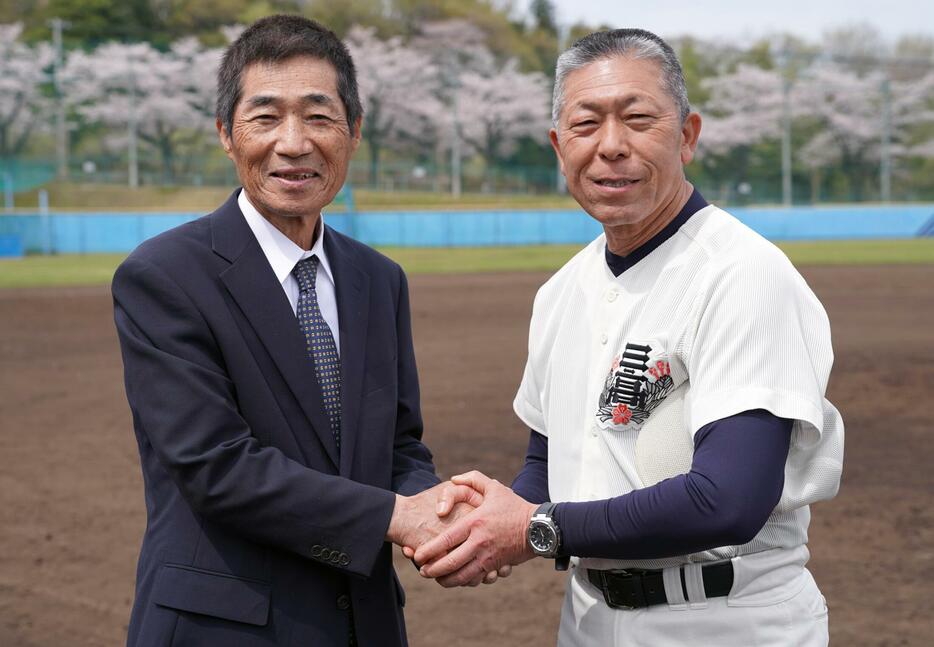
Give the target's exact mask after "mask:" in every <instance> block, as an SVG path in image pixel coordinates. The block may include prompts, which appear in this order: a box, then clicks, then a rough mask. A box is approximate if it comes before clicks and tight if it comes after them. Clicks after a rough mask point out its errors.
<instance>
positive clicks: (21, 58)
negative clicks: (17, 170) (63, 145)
mask: <svg viewBox="0 0 934 647" xmlns="http://www.w3.org/2000/svg"><path fill="white" fill-rule="evenodd" d="M22 31H23V26H22V25H21V24H20V23H13V24H7V25H0V159H3V158H7V159H9V158H12V157H14V156H16V155H18V154H19V153H20V152H21V151H22V150H23V149H24V148H25V147H26V144H27V143H28V142H29V139H30V136H31V135H32V134H33V133H34V132H35V131H36V130H37V129H40V128H41V127H42V126H43V125H44V123H45V122H46V119H47V118H48V115H49V109H50V108H51V102H50V100H49V99H48V98H47V97H46V96H44V95H43V93H42V86H43V85H44V84H46V83H47V82H48V80H49V77H48V75H47V74H46V68H48V67H49V66H50V65H51V64H52V59H53V52H52V48H51V47H50V46H49V45H48V44H47V43H40V44H39V45H37V46H35V47H29V46H27V45H25V44H23V43H21V42H19V36H20V34H21V33H22Z"/></svg>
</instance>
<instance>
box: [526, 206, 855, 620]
mask: <svg viewBox="0 0 934 647" xmlns="http://www.w3.org/2000/svg"><path fill="white" fill-rule="evenodd" d="M605 246H606V238H605V236H602V235H601V236H600V237H599V238H597V239H596V240H594V241H593V242H592V243H591V244H590V245H588V246H587V247H586V248H585V249H583V250H582V251H581V252H580V253H578V254H577V255H576V256H575V257H574V258H573V259H571V260H570V261H569V262H568V263H567V264H566V265H565V266H564V267H563V268H561V269H560V270H559V271H558V272H557V273H556V274H555V275H554V276H553V277H552V278H551V279H550V280H549V281H548V282H547V283H546V284H545V285H544V286H542V288H541V289H540V290H539V292H538V294H537V295H536V298H535V304H534V307H533V312H532V321H531V326H530V331H529V356H528V362H527V365H526V368H525V373H524V375H523V378H522V383H521V385H520V387H519V391H518V394H517V395H516V398H515V401H514V403H513V407H514V409H515V411H516V414H517V415H518V416H519V417H520V418H521V419H522V420H523V421H524V422H525V423H526V424H527V425H528V426H529V427H531V428H532V429H534V430H535V431H538V432H539V433H542V434H544V435H546V436H547V437H548V482H549V489H550V495H551V500H552V501H557V502H560V501H592V500H599V499H606V498H611V497H614V496H618V495H622V494H626V493H628V492H630V491H632V490H635V489H639V488H643V487H646V486H649V485H652V484H654V483H656V482H658V481H659V480H662V479H663V478H668V477H671V476H674V475H676V474H681V473H686V472H687V471H689V469H690V465H691V460H692V456H693V436H694V434H695V433H696V432H697V431H698V430H699V429H700V428H701V427H703V426H704V425H706V424H708V423H710V422H713V421H715V420H719V419H722V418H726V417H728V416H732V415H735V414H737V413H741V412H743V411H748V410H752V409H766V410H768V411H770V412H771V413H773V414H774V415H776V416H779V417H782V418H789V419H793V420H794V421H795V422H794V425H793V430H792V437H791V446H790V450H789V456H788V460H787V462H786V466H785V484H784V490H783V493H782V496H781V499H780V502H779V504H778V506H777V507H776V508H775V510H774V511H773V512H772V514H771V516H770V517H769V519H768V521H767V522H766V524H765V526H764V527H763V528H762V530H761V531H760V532H759V533H758V534H757V535H756V537H755V538H753V540H752V541H750V542H749V543H747V544H745V545H742V546H725V547H721V548H716V549H714V550H711V551H707V552H703V553H697V554H693V555H682V556H678V557H672V558H666V559H653V560H631V561H621V560H600V559H581V560H579V565H580V566H582V567H585V568H600V569H606V568H626V567H637V568H664V569H666V570H671V569H672V568H673V567H677V566H679V565H682V564H689V563H696V562H707V561H719V560H724V559H730V558H736V559H734V571H735V578H734V582H735V583H734V587H733V592H734V593H733V594H731V597H734V594H737V596H736V597H741V596H740V595H739V594H741V593H745V594H746V595H747V599H746V601H747V602H750V603H756V602H760V603H768V602H769V601H770V600H772V601H777V600H781V599H783V598H784V599H787V598H788V597H789V596H790V595H791V594H793V593H794V592H795V591H796V590H801V589H802V588H803V587H804V584H805V580H804V578H805V575H804V574H806V570H804V568H803V566H804V563H805V562H806V561H807V558H808V553H807V548H806V547H805V543H806V541H807V528H808V522H809V519H810V513H809V507H808V504H810V503H812V502H814V501H818V500H822V499H828V498H830V497H832V496H833V495H834V494H835V493H836V492H837V488H838V486H839V481H840V474H841V470H842V460H843V424H842V420H841V418H840V415H839V413H838V412H837V410H836V409H835V408H834V407H833V406H832V405H831V404H830V403H829V402H828V401H827V400H826V399H825V398H824V393H825V390H826V386H827V380H828V377H829V374H830V368H831V364H832V362H833V351H832V349H831V344H830V327H829V322H828V320H827V315H826V313H825V312H824V309H823V307H822V306H821V304H820V302H819V301H818V300H817V298H816V297H815V296H814V294H813V292H812V291H811V290H810V288H809V287H808V286H807V284H806V283H805V281H804V279H803V278H802V277H801V276H800V275H799V274H798V272H797V271H796V270H795V269H794V267H793V266H792V265H791V263H790V262H789V261H788V259H787V258H786V257H785V256H784V254H782V252H781V251H780V250H779V249H778V248H776V247H775V246H774V245H772V244H771V243H769V242H768V241H767V240H765V239H764V238H762V237H761V236H759V235H758V234H756V233H755V232H753V231H752V230H751V229H749V228H748V227H746V226H745V225H743V224H742V223H740V222H739V221H738V220H736V219H735V218H733V217H732V216H730V215H729V214H728V213H726V212H725V211H723V210H721V209H719V208H717V207H716V206H713V205H710V206H707V207H705V208H703V209H701V210H700V211H698V212H697V213H695V214H694V215H693V216H692V217H691V218H690V219H689V220H688V221H687V222H686V223H685V224H684V225H683V226H682V227H681V228H680V230H679V231H678V232H677V233H675V234H674V235H673V236H672V237H671V238H669V239H668V240H666V241H665V242H663V243H662V244H661V245H660V246H659V247H658V248H656V249H655V250H653V251H652V252H650V253H649V254H648V255H647V256H646V257H645V258H644V259H642V260H641V261H639V262H638V263H636V264H635V265H633V266H632V267H631V268H629V269H627V270H626V271H625V272H623V273H622V274H621V275H620V276H619V277H615V276H614V275H613V274H612V272H610V270H609V268H608V267H607V264H606V259H605V255H604V249H605ZM736 460H742V457H741V456H737V457H736ZM673 573H674V574H673V575H671V577H672V578H676V577H678V576H677V572H676V570H674V571H673ZM763 576H764V577H763ZM668 577H669V575H668V573H666V579H667V578H668ZM807 577H810V576H809V575H807ZM688 579H689V582H688V589H689V590H690V589H691V583H690V576H689V578H688ZM672 581H673V582H674V579H673V580H672ZM678 584H679V585H678V586H677V587H675V586H674V585H672V587H671V589H670V590H669V587H668V586H667V585H666V591H668V592H669V600H671V599H672V596H675V597H678V596H680V595H681V593H680V582H678ZM695 588H696V587H695ZM675 589H677V590H675ZM744 589H745V591H744ZM702 590H703V589H702V586H701V595H702ZM815 590H816V589H815ZM818 595H819V594H818ZM691 601H692V602H693V601H694V600H691ZM739 603H740V604H741V603H742V600H740V602H739ZM566 609H567V604H566Z"/></svg>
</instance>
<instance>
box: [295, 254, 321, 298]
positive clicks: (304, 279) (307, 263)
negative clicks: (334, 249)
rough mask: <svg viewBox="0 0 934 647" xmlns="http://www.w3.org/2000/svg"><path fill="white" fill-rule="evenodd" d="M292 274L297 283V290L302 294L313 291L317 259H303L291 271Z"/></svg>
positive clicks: (315, 257) (316, 272)
mask: <svg viewBox="0 0 934 647" xmlns="http://www.w3.org/2000/svg"><path fill="white" fill-rule="evenodd" d="M292 274H293V275H294V276H295V279H296V280H297V281H298V289H299V290H300V291H302V292H307V291H308V290H314V288H315V277H317V275H318V257H317V256H310V257H308V258H303V259H302V260H300V261H299V262H298V263H296V264H295V267H294V268H293V269H292Z"/></svg>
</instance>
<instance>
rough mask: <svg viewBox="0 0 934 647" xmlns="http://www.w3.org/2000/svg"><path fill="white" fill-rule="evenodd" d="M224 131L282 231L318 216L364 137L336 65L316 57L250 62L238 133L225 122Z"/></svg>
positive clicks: (243, 173)
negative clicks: (289, 223) (353, 123)
mask: <svg viewBox="0 0 934 647" xmlns="http://www.w3.org/2000/svg"><path fill="white" fill-rule="evenodd" d="M217 129H218V134H219V135H220V138H221V143H222V144H223V146H224V150H225V151H226V152H227V156H228V157H229V158H230V159H231V160H233V162H234V164H235V165H236V167H237V174H238V175H239V177H240V182H241V183H242V184H243V189H244V191H246V194H247V197H248V198H249V199H250V202H251V203H252V204H253V206H255V207H256V209H257V210H258V211H259V212H260V213H261V214H262V215H263V216H265V217H266V218H267V219H268V220H270V221H271V222H272V223H273V224H274V225H276V226H278V227H279V228H280V229H283V226H282V225H281V221H283V220H288V219H293V218H297V217H308V216H310V217H312V218H313V222H312V225H313V224H314V223H316V222H317V218H318V215H319V214H320V213H321V209H322V208H323V207H324V206H325V205H327V204H329V203H330V202H331V201H332V200H333V199H334V196H335V195H337V192H338V191H339V190H340V188H341V185H342V184H343V183H344V179H345V178H346V176H347V166H348V164H349V162H350V157H351V155H352V154H353V152H354V151H355V150H356V149H357V146H358V145H359V143H360V128H359V124H357V127H356V128H354V129H353V133H354V134H353V135H351V130H352V129H351V127H350V124H348V123H347V113H346V111H345V110H344V105H343V103H342V102H341V100H340V97H339V96H338V93H337V71H336V70H335V69H334V66H333V65H331V64H330V63H328V62H327V61H323V60H321V59H317V58H312V57H310V56H297V57H295V58H290V59H287V60H285V61H280V62H277V63H253V64H251V65H249V66H247V67H246V68H245V69H244V70H243V74H242V76H241V92H240V100H239V101H238V103H237V106H236V108H235V110H234V117H233V128H232V132H231V133H230V134H229V135H228V133H227V132H226V130H225V129H224V128H223V126H222V124H221V122H220V121H218V123H217Z"/></svg>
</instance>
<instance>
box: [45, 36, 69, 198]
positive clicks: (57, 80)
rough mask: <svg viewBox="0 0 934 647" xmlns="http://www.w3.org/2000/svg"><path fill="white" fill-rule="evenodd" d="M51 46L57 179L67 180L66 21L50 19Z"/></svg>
mask: <svg viewBox="0 0 934 647" xmlns="http://www.w3.org/2000/svg"><path fill="white" fill-rule="evenodd" d="M48 24H49V26H50V27H51V28H52V46H53V47H54V49H55V59H54V62H53V66H52V84H53V85H54V86H55V98H56V99H57V106H56V110H55V152H56V157H57V159H58V177H59V179H61V180H64V179H67V178H68V127H67V125H66V124H65V93H64V92H62V30H63V29H67V28H68V27H70V26H71V23H69V22H68V21H66V20H62V19H61V18H52V19H51V20H50V21H49V23H48Z"/></svg>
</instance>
